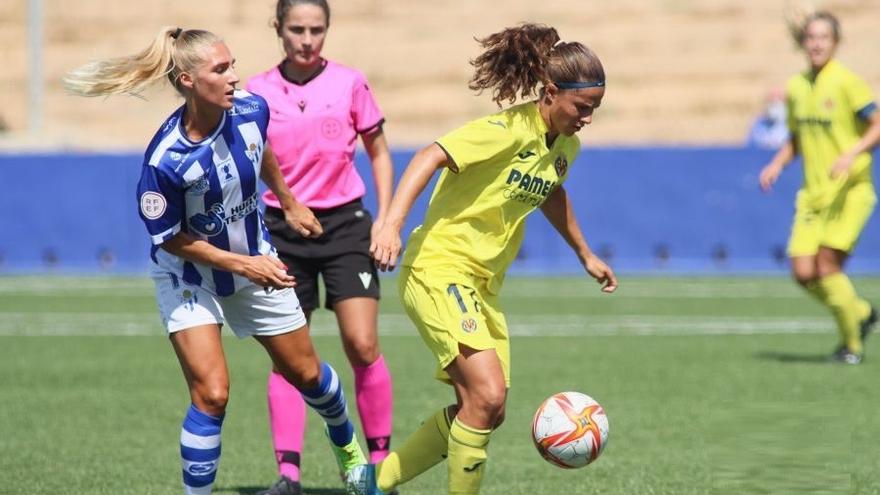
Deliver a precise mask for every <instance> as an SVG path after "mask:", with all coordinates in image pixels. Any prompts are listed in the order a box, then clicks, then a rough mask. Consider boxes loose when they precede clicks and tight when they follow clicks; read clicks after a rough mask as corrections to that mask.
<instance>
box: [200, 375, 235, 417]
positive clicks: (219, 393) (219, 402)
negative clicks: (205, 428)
mask: <svg viewBox="0 0 880 495" xmlns="http://www.w3.org/2000/svg"><path fill="white" fill-rule="evenodd" d="M192 395H193V403H195V405H196V407H197V408H199V409H202V410H204V412H206V413H208V414H214V415H216V414H222V413H223V411H225V410H226V404H227V403H228V402H229V386H228V385H225V384H220V383H217V384H210V385H204V386H198V387H196V389H195V390H193V394H192Z"/></svg>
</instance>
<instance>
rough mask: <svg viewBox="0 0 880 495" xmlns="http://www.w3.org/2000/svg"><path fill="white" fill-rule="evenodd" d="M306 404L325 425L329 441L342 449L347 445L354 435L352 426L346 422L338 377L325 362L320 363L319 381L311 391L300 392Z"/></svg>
mask: <svg viewBox="0 0 880 495" xmlns="http://www.w3.org/2000/svg"><path fill="white" fill-rule="evenodd" d="M300 393H301V394H302V396H303V399H304V400H305V401H306V404H308V405H309V406H311V408H312V409H314V410H315V411H317V412H318V414H320V415H321V417H322V418H324V421H325V422H326V423H327V430H328V432H329V433H330V440H331V441H332V442H333V443H334V444H336V445H338V446H340V447H342V446H345V445H348V444H349V443H350V442H351V439H352V437H353V435H354V426H352V424H351V421H349V420H348V408H347V407H346V405H345V393H343V391H342V384H341V383H340V382H339V375H337V374H336V370H334V369H333V367H331V366H330V365H329V364H327V363H326V362H324V363H321V380H320V383H319V384H318V386H317V387H315V388H313V389H311V390H300Z"/></svg>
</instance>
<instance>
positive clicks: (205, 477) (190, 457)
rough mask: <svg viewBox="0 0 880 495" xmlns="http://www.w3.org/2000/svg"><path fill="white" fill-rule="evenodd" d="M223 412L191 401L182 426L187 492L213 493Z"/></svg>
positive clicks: (198, 493) (194, 494)
mask: <svg viewBox="0 0 880 495" xmlns="http://www.w3.org/2000/svg"><path fill="white" fill-rule="evenodd" d="M222 425H223V416H219V417H218V416H211V415H210V414H205V413H203V412H202V411H199V410H198V409H196V406H195V405H190V406H189V410H188V411H187V412H186V417H185V418H184V419H183V428H182V429H181V430H180V459H181V465H182V467H183V493H185V494H186V495H210V493H211V488H212V487H213V486H214V477H215V476H216V475H217V465H218V464H219V463H220V427H221V426H222Z"/></svg>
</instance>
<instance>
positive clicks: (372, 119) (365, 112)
mask: <svg viewBox="0 0 880 495" xmlns="http://www.w3.org/2000/svg"><path fill="white" fill-rule="evenodd" d="M351 118H352V121H353V122H354V129H355V131H357V133H358V134H369V133H371V132H373V131H375V130H376V129H378V128H379V127H380V126H381V125H382V124H383V123H384V122H385V118H384V117H383V116H382V111H381V110H379V104H378V103H376V98H375V97H373V92H372V91H371V90H370V85H369V83H367V78H366V77H364V76H363V74H361V73H357V76H356V77H355V78H354V87H353V88H352V91H351Z"/></svg>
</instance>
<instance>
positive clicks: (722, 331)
mask: <svg viewBox="0 0 880 495" xmlns="http://www.w3.org/2000/svg"><path fill="white" fill-rule="evenodd" d="M508 325H509V327H510V333H511V334H512V335H513V336H522V337H527V336H534V337H545V336H597V335H657V336H663V335H666V336H680V335H756V334H794V333H826V332H827V333H832V332H833V328H834V324H833V322H832V321H831V319H830V318H829V317H798V318H789V317H703V316H667V315H638V316H607V315H603V316H596V317H585V316H580V315H556V314H530V315H512V316H508ZM379 329H380V330H379V331H380V333H381V334H382V335H389V336H417V335H418V333H417V331H416V330H415V327H413V325H412V323H411V322H410V321H409V318H407V317H406V315H403V314H384V315H380V317H379ZM164 333H165V332H164V330H163V328H162V326H161V324H160V322H159V317H158V316H157V315H156V314H148V313H126V314H108V313H16V312H2V313H0V336H53V335H75V336H98V335H118V336H125V335H159V336H161V335H164ZM312 333H313V334H314V335H334V334H336V333H337V329H336V323H335V320H334V319H333V317H332V315H329V314H327V315H324V314H321V315H320V316H319V315H318V314H316V315H315V317H314V319H313V321H312Z"/></svg>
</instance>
